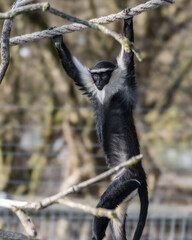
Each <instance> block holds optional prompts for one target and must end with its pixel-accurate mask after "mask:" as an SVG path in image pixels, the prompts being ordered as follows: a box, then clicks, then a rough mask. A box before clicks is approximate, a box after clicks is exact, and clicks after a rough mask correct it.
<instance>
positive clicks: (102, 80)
mask: <svg viewBox="0 0 192 240" xmlns="http://www.w3.org/2000/svg"><path fill="white" fill-rule="evenodd" d="M111 73H112V71H106V72H94V73H91V76H92V79H93V82H94V84H95V85H96V87H97V89H98V90H100V91H101V90H102V89H103V88H104V86H105V85H106V84H108V83H109V80H110V77H111Z"/></svg>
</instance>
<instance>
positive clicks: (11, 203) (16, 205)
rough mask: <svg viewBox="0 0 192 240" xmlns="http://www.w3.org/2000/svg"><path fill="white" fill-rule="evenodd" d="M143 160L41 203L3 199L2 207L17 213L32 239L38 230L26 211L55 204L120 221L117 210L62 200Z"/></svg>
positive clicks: (105, 173) (125, 164)
mask: <svg viewBox="0 0 192 240" xmlns="http://www.w3.org/2000/svg"><path fill="white" fill-rule="evenodd" d="M142 158H143V156H142V155H141V154H140V155H138V156H135V157H133V158H131V159H129V160H128V161H126V162H123V163H121V164H119V165H118V166H116V167H114V168H111V169H109V170H108V171H106V172H104V173H102V174H99V175H98V176H96V177H93V178H91V179H88V180H86V181H84V182H81V183H79V184H77V185H74V186H72V187H70V188H68V189H67V190H65V191H63V192H60V193H57V194H55V195H53V196H51V197H48V198H45V199H43V200H41V201H39V202H32V203H28V202H25V201H15V200H9V199H2V200H1V201H0V207H5V208H9V209H11V210H12V211H13V212H15V213H16V214H17V216H18V217H19V219H20V221H21V223H22V224H23V226H24V228H25V230H26V232H27V233H28V235H29V236H32V237H35V236H36V229H35V226H34V224H33V222H32V220H31V219H30V217H29V216H27V215H26V213H25V211H24V210H26V209H36V210H40V209H43V208H46V207H48V206H50V205H53V204H55V203H60V204H64V205H67V206H69V207H75V208H78V209H81V210H83V211H86V212H89V213H91V214H94V215H97V216H106V217H108V218H113V219H116V220H118V216H117V214H116V211H115V210H114V211H111V210H107V209H102V208H99V209H95V208H92V207H89V206H85V205H82V204H79V203H73V202H71V201H67V200H63V199H62V198H63V197H64V196H67V195H69V194H70V193H75V192H79V191H80V190H81V189H82V188H85V187H87V186H89V185H92V184H93V183H96V182H99V181H101V180H103V179H104V178H107V177H109V176H111V175H113V174H116V173H118V172H119V171H120V170H121V169H122V168H126V167H129V166H131V165H133V164H137V163H138V162H139V161H141V159H142Z"/></svg>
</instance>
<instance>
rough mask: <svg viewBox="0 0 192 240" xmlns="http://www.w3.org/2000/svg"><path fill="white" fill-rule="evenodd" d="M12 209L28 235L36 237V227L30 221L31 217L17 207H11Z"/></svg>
mask: <svg viewBox="0 0 192 240" xmlns="http://www.w3.org/2000/svg"><path fill="white" fill-rule="evenodd" d="M12 211H13V212H14V213H15V214H16V215H17V217H18V218H19V220H20V221H21V223H22V225H23V227H24V229H25V231H26V233H27V234H28V236H30V237H36V236H37V231H36V227H35V225H34V223H33V222H32V220H31V218H30V217H29V216H28V215H27V214H26V213H25V211H24V210H23V209H21V208H18V207H12Z"/></svg>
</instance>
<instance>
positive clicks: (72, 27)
mask: <svg viewBox="0 0 192 240" xmlns="http://www.w3.org/2000/svg"><path fill="white" fill-rule="evenodd" d="M166 2H171V3H173V2H174V0H150V1H148V2H146V3H144V4H140V5H138V6H136V7H133V8H130V11H129V12H128V14H126V13H125V11H124V10H123V11H121V12H119V13H116V14H111V15H108V16H104V17H100V18H95V19H91V20H89V21H90V22H92V23H97V24H109V23H112V22H117V21H119V20H121V19H126V18H128V17H129V16H136V15H138V14H140V13H142V12H146V11H148V10H149V9H154V8H157V7H160V6H162V5H165V4H166ZM85 28H87V26H85V25H82V24H78V23H74V24H69V25H64V26H61V27H57V28H54V29H51V30H44V31H41V32H34V33H31V34H25V35H22V36H17V37H13V38H11V39H10V45H18V44H19V45H20V44H24V43H27V42H31V41H34V40H39V39H43V38H50V37H53V36H55V35H59V34H63V33H71V32H74V31H82V30H83V29H85Z"/></svg>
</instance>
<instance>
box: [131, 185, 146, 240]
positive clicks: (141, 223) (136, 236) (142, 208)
mask: <svg viewBox="0 0 192 240" xmlns="http://www.w3.org/2000/svg"><path fill="white" fill-rule="evenodd" d="M138 193H139V198H140V214H139V220H138V224H137V228H136V230H135V234H134V237H133V240H139V239H140V237H141V235H142V232H143V228H144V226H145V222H146V218H147V212H148V205H149V200H148V190H147V183H146V181H144V182H142V184H141V186H140V187H139V189H138Z"/></svg>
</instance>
